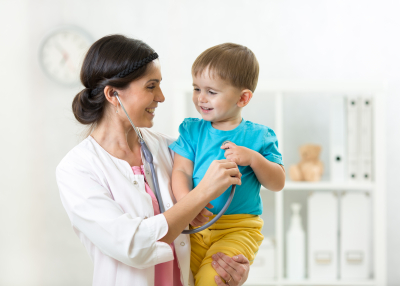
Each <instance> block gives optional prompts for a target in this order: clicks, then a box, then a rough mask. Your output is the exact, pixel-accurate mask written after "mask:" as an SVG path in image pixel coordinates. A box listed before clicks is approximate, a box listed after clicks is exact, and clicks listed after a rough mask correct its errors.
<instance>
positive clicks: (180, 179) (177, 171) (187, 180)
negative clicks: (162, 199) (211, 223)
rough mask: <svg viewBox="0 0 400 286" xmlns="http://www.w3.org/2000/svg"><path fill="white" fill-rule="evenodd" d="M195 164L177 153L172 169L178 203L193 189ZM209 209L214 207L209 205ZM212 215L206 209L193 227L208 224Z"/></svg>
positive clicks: (174, 191)
mask: <svg viewBox="0 0 400 286" xmlns="http://www.w3.org/2000/svg"><path fill="white" fill-rule="evenodd" d="M192 176H193V162H192V161H190V160H189V159H187V158H185V157H183V156H181V155H179V154H178V153H175V156H174V167H173V169H172V192H173V193H174V196H175V198H176V200H177V201H180V200H181V199H182V198H183V197H184V196H186V195H187V194H188V193H189V192H190V191H191V190H192V189H193V181H192ZM207 207H209V208H212V207H213V206H212V205H211V204H210V203H209V204H208V205H207ZM211 215H212V213H211V212H210V211H209V210H207V209H206V208H204V209H203V210H202V211H201V212H200V213H199V214H198V215H197V216H196V217H195V219H194V220H193V221H192V222H191V223H190V224H191V225H192V226H194V227H197V226H201V225H203V224H204V223H206V222H207V221H208V220H209V219H208V217H209V216H211Z"/></svg>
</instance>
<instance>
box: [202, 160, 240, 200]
mask: <svg viewBox="0 0 400 286" xmlns="http://www.w3.org/2000/svg"><path fill="white" fill-rule="evenodd" d="M241 176H242V174H240V172H239V168H238V166H237V165H236V163H235V162H230V161H229V160H226V159H224V160H215V161H213V162H212V163H211V165H210V167H208V170H207V172H206V174H205V175H204V177H203V179H202V180H201V182H200V183H199V184H198V186H197V187H200V188H201V189H202V190H204V192H206V193H207V195H208V196H209V198H210V201H212V200H214V199H216V198H218V197H219V196H220V195H221V194H222V193H223V192H225V191H226V189H227V188H229V187H230V186H231V185H241V184H242V181H241V180H240V177H241Z"/></svg>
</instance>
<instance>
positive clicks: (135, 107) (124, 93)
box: [118, 60, 165, 128]
mask: <svg viewBox="0 0 400 286" xmlns="http://www.w3.org/2000/svg"><path fill="white" fill-rule="evenodd" d="M160 83H161V67H160V63H159V61H158V60H155V61H153V62H151V63H149V66H148V70H147V73H146V74H145V75H144V76H143V77H141V78H139V79H137V80H134V81H133V82H131V83H130V84H129V86H128V88H126V89H124V90H121V91H118V95H119V97H120V99H121V101H122V104H123V105H124V107H125V109H126V111H127V113H128V115H129V117H130V118H131V119H132V121H133V124H135V126H136V127H148V128H149V127H152V126H153V118H154V116H155V112H156V108H157V107H158V103H159V102H164V100H165V97H164V94H163V93H162V91H161V88H160ZM118 116H119V117H120V118H121V119H122V120H123V121H124V123H126V124H127V126H131V125H130V123H129V120H128V119H127V117H126V115H125V112H124V111H123V109H122V107H121V106H120V105H119V104H118Z"/></svg>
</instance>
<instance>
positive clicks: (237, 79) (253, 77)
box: [192, 43, 259, 92]
mask: <svg viewBox="0 0 400 286" xmlns="http://www.w3.org/2000/svg"><path fill="white" fill-rule="evenodd" d="M206 69H208V72H209V75H210V77H211V76H219V77H220V78H221V79H223V80H227V81H228V82H229V83H230V84H232V85H233V86H235V87H237V88H239V89H250V90H251V91H252V92H254V90H255V89H256V87H257V82H258V73H259V66H258V61H257V59H256V56H255V55H254V53H253V52H252V51H251V50H250V49H249V48H247V47H245V46H242V45H238V44H233V43H225V44H221V45H217V46H214V47H211V48H209V49H207V50H205V51H204V52H202V53H201V54H200V55H199V56H198V57H197V59H196V60H195V61H194V63H193V66H192V75H194V76H197V75H198V74H202V73H203V72H204V71H205V70H206Z"/></svg>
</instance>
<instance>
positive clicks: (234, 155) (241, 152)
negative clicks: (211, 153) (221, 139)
mask: <svg viewBox="0 0 400 286" xmlns="http://www.w3.org/2000/svg"><path fill="white" fill-rule="evenodd" d="M221 149H224V150H225V158H226V159H228V160H229V161H231V162H235V163H236V164H237V165H239V166H250V165H251V163H252V160H253V157H254V155H255V154H258V153H257V152H256V151H254V150H251V149H249V148H246V147H243V146H237V145H236V144H235V143H232V142H229V143H226V144H225V145H223V146H221Z"/></svg>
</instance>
